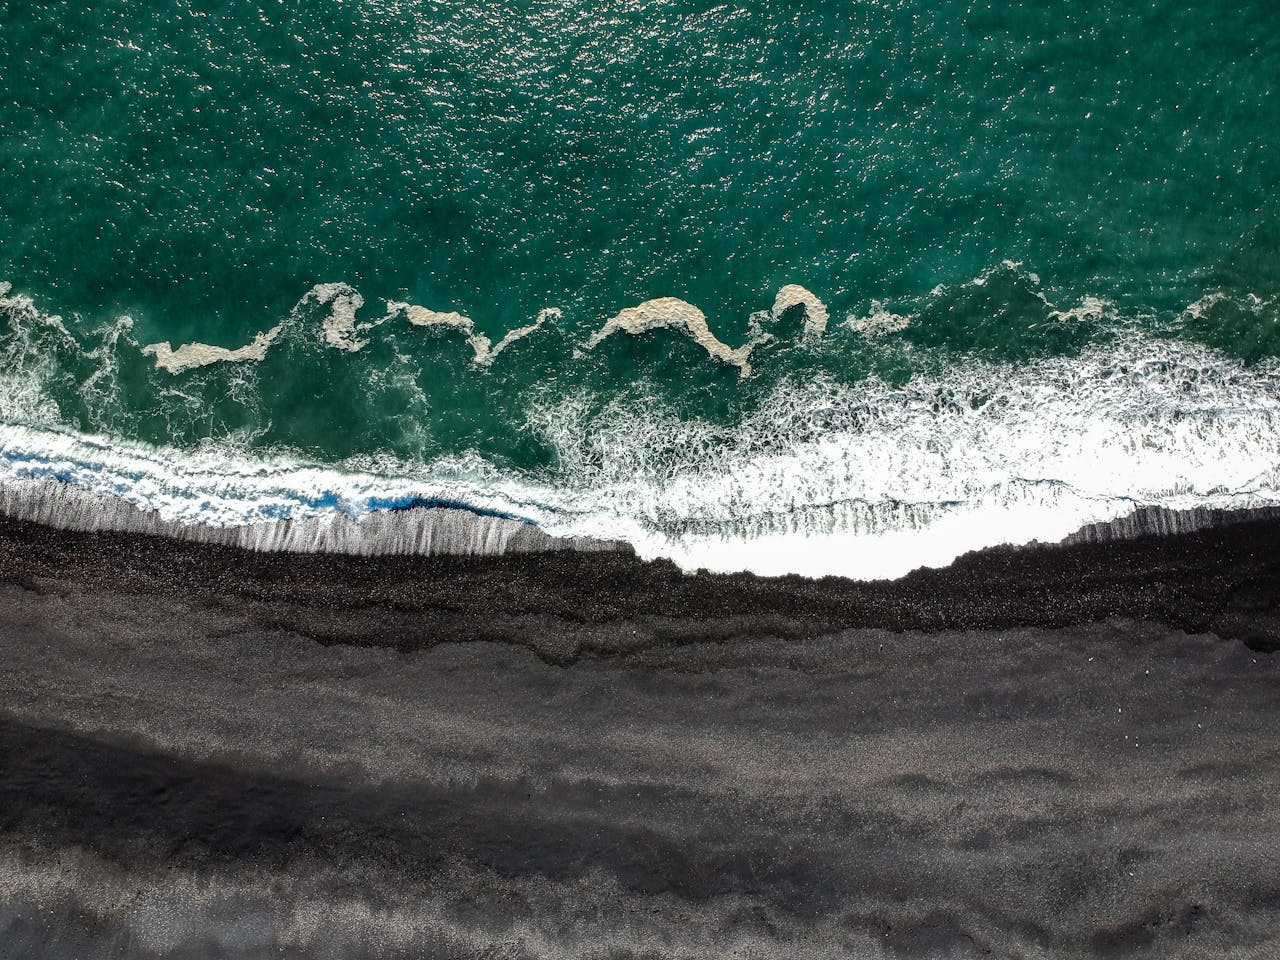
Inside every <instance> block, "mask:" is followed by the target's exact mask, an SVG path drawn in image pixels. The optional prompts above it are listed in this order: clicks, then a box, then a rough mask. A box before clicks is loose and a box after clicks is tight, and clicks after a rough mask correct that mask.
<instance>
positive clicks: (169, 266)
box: [0, 0, 1280, 466]
mask: <svg viewBox="0 0 1280 960" xmlns="http://www.w3.org/2000/svg"><path fill="white" fill-rule="evenodd" d="M1277 78H1280V7H1277V6H1276V5H1275V4H1274V3H1273V2H1271V0H1262V2H1231V3H1226V2H1213V3H1206V4H1199V5H1194V6H1192V5H1188V4H1185V3H1178V2H1174V0H1155V2H1128V0H1126V2H1105V3H1104V2H1097V3H1070V4H1068V3H1025V4H1015V3H977V2H957V0H929V2H924V0H908V2H899V3H846V4H835V3H829V2H813V0H809V2H801V3H790V4H786V5H782V6H777V5H752V6H749V7H748V6H738V5H720V6H711V5H698V4H692V3H688V2H679V3H677V2H665V3H639V2H634V3H619V2H612V0H604V2H601V0H591V2H563V0H562V2H556V3H544V2H525V3H486V2H477V0H468V2H454V0H449V2H424V0H415V2H390V0H381V2H362V3H355V2H340V0H323V2H316V3H308V4H295V3H283V2H269V0H247V2H222V3H219V2H211V0H183V2H179V3H175V4H172V5H166V4H162V5H159V6H157V5H156V4H148V3H142V2H138V0H109V2H103V3H96V4H74V3H39V4H30V3H19V2H12V0H10V2H0V280H4V281H8V282H9V283H11V284H12V285H13V294H15V295H17V294H20V295H24V296H28V297H30V298H32V300H33V301H34V307H35V309H37V310H38V311H40V312H42V313H43V314H57V315H59V316H61V318H62V319H63V321H64V323H65V326H66V327H67V329H68V330H69V331H70V333H71V334H72V335H73V337H74V338H75V340H76V343H75V344H71V343H67V342H64V341H63V340H61V339H60V335H57V334H55V333H54V332H51V330H50V329H49V328H48V327H47V326H46V325H40V324H35V325H34V326H33V325H32V324H31V323H30V322H29V320H28V321H22V320H20V319H17V314H18V313H20V312H21V311H18V310H17V309H16V308H15V307H14V306H13V302H12V301H10V309H9V310H8V312H7V314H6V322H7V323H8V325H9V327H10V329H9V331H8V334H7V339H6V341H5V343H6V344H7V351H8V353H7V360H6V363H7V366H8V370H9V373H10V374H14V375H16V373H15V372H22V373H23V375H24V376H28V374H29V376H28V381H24V382H28V385H29V381H30V379H31V378H32V377H34V378H35V379H36V380H38V381H39V385H38V391H37V392H38V393H39V395H40V398H41V399H42V400H43V401H46V405H48V404H52V406H53V407H55V408H56V411H57V416H58V417H59V418H60V419H61V420H63V421H64V422H67V423H70V424H72V425H73V426H75V427H77V428H79V429H83V430H89V431H95V432H106V433H109V434H118V435H122V436H127V437H135V438H140V439H143V440H147V441H151V442H158V443H164V442H172V443H179V444H187V443H192V442H195V441H197V440H199V439H201V438H204V437H223V436H228V435H230V436H235V437H239V438H240V439H241V440H242V441H243V442H246V443H248V444H250V445H251V446H262V447H267V446H271V447H288V448H293V449H295V450H300V451H303V452H305V453H306V454H307V455H309V456H315V457H321V458H323V459H330V458H336V457H345V456H349V455H351V454H353V453H360V452H373V451H388V452H391V453H394V454H396V455H398V456H400V457H408V458H415V459H416V458H423V457H425V458H430V457H432V456H435V455H439V454H447V453H457V452H461V451H465V450H476V451H479V452H480V453H481V454H483V455H484V456H486V457H487V458H489V459H490V460H493V461H495V462H498V463H507V464H511V465H516V466H536V465H539V464H546V463H548V462H549V460H550V459H552V458H553V455H552V454H551V453H550V452H549V451H548V449H547V448H546V446H545V444H541V443H540V442H539V441H538V439H537V438H536V437H535V436H533V435H532V434H531V433H530V431H528V430H527V429H524V426H525V425H526V421H527V411H528V410H529V408H530V406H531V404H537V403H548V402H557V401H559V400H562V399H563V398H564V397H566V396H571V395H572V396H579V397H583V396H585V397H586V398H587V400H586V401H585V402H588V403H595V404H597V405H598V404H602V403H604V402H606V401H607V400H608V399H609V398H612V397H617V396H622V395H626V394H627V392H628V391H632V390H635V389H637V388H636V384H637V383H639V384H642V385H643V389H644V391H646V395H649V396H657V397H661V398H664V399H666V400H668V401H669V402H670V403H672V404H674V406H675V407H676V408H677V409H679V410H680V411H682V412H683V413H685V414H687V415H689V416H694V415H698V416H703V417H709V418H711V419H713V420H719V421H723V422H731V421H734V420H735V418H739V417H741V416H743V415H744V411H750V410H752V409H754V405H756V404H758V403H759V402H760V400H761V398H762V397H764V396H766V395H770V394H771V391H773V390H774V389H775V386H776V384H777V382H778V381H779V380H780V379H781V378H784V377H791V378H795V379H799V380H808V379H812V378H813V377H815V376H818V375H819V374H820V373H821V374H824V375H826V376H829V377H831V378H834V379H835V380H836V381H841V382H856V381H858V380H860V379H861V378H864V377H866V376H867V375H868V374H869V373H876V374H878V375H880V376H882V377H885V378H887V379H888V380H889V381H890V382H894V383H901V382H903V381H905V380H906V379H907V378H908V377H909V376H910V375H911V374H912V373H913V372H916V371H920V370H938V369H941V370H946V369H953V368H962V367H963V366H964V365H965V364H967V363H969V362H971V361H973V359H974V358H980V357H986V358H995V359H1005V360H1010V361H1013V362H1015V363H1022V362H1026V361H1029V360H1031V359H1032V358H1035V357H1038V356H1052V355H1073V354H1074V353H1076V352H1078V351H1079V350H1081V349H1082V348H1084V347H1085V346H1086V345H1087V344H1090V343H1096V342H1100V341H1101V342H1105V341H1107V340H1108V338H1111V337H1113V336H1115V335H1116V333H1115V331H1116V330H1117V329H1127V328H1130V327H1132V326H1135V325H1137V326H1140V327H1143V328H1146V329H1152V330H1155V331H1157V332H1159V333H1160V334H1161V335H1163V336H1173V337H1185V338H1191V339H1195V340H1200V341H1203V342H1206V343H1209V344H1212V345H1213V346H1215V347H1218V348H1221V349H1223V350H1225V351H1226V352H1227V353H1228V354H1229V355H1233V356H1237V357H1241V358H1244V359H1246V360H1248V361H1250V362H1254V361H1258V360H1259V359H1261V358H1264V357H1266V356H1270V355H1273V354H1275V353H1277V352H1280V332H1277V318H1278V317H1280V308H1278V307H1277V300H1276V297H1277V294H1280V192H1278V189H1277V188H1280V144H1278V143H1277V139H1278V138H1277V134H1278V133H1280V93H1277V91H1276V88H1277V86H1280V83H1278V82H1277ZM1010 264H1017V266H1011V265H1010ZM337 282H342V283H347V284H350V285H351V286H352V287H354V288H355V289H356V290H358V291H359V292H360V294H361V295H363V297H364V298H365V301H366V304H365V306H364V308H363V310H362V311H361V312H360V314H359V318H360V319H361V320H363V321H373V320H376V319H378V318H379V317H381V316H382V315H383V314H384V313H385V304H384V301H386V300H404V301H409V302H412V303H414V304H420V305H423V306H425V307H428V308H431V309H433V310H441V311H450V310H456V311H460V312H461V313H463V314H466V315H467V316H469V317H471V318H472V319H473V320H474V322H475V324H476V326H477V328H478V329H479V330H481V331H484V332H485V333H487V334H489V335H490V336H491V337H492V338H493V339H495V340H496V339H498V337H499V336H500V335H501V334H502V333H503V332H504V331H507V330H510V329H513V328H516V327H519V326H522V325H524V324H527V323H529V322H531V320H532V319H533V317H534V316H535V315H536V314H537V312H538V311H539V310H540V309H542V308H544V307H550V306H556V307H560V308H562V309H563V315H562V317H561V319H560V320H559V321H558V322H556V323H554V324H551V325H549V326H548V327H547V328H546V329H543V330H541V331H539V332H538V333H537V334H534V335H532V336H530V337H528V338H526V339H525V340H523V341H521V342H520V343H519V344H517V345H515V346H513V347H511V348H510V350H509V351H508V352H506V353H504V354H502V355H501V356H500V357H499V358H498V359H497V360H496V361H495V362H494V363H493V364H492V366H491V367H490V368H489V369H487V370H486V369H479V368H476V367H474V366H472V365H470V364H469V363H468V360H469V358H470V356H471V353H470V351H469V349H468V348H467V346H466V344H465V343H464V342H463V341H462V339H461V338H459V337H456V336H451V335H433V334H432V333H429V332H427V331H425V330H421V329H417V328H413V327H410V326H409V325H408V324H407V323H406V322H404V320H403V318H401V319H400V320H399V321H398V322H392V321H388V322H387V323H385V324H383V325H381V326H379V327H377V328H376V329H374V330H372V331H369V332H368V333H367V334H366V339H368V340H369V345H368V346H367V347H365V348H364V349H362V350H361V351H360V352H358V353H345V352H342V351H338V350H333V349H330V348H327V347H326V346H325V345H324V343H323V340H322V338H321V337H320V335H319V332H318V331H319V325H320V323H321V320H322V319H323V318H322V317H321V316H319V315H318V313H322V311H312V313H316V314H317V315H315V316H313V315H311V314H308V312H307V311H305V310H303V311H299V312H298V314H297V315H295V318H294V321H293V322H292V324H291V325H289V326H288V329H287V330H286V331H285V333H284V335H283V337H282V339H281V341H280V342H278V343H277V344H275V345H274V346H273V347H272V349H271V350H270V351H269V352H268V355H267V358H266V359H265V360H264V361H263V362H262V363H261V364H256V365H255V364H253V363H238V364H219V365H214V366H210V367H205V368H202V369H199V370H195V371H189V372H185V373H180V374H177V375H173V374H169V373H167V372H165V371H163V370H157V369H156V368H155V365H154V363H153V361H152V359H151V358H150V357H145V356H143V355H142V354H141V353H139V351H138V349H137V347H138V345H139V344H147V343H152V342H158V341H169V342H172V343H173V345H174V346H177V345H179V344H181V343H185V342H189V341H198V342H203V343H208V344H215V345H221V346H226V347H232V348H234V347H239V346H242V345H244V344H246V343H248V342H250V341H251V340H252V339H253V337H254V336H255V335H256V334H258V333H260V332H263V331H266V330H269V329H271V328H272V327H274V326H275V325H276V324H278V323H280V322H281V321H282V320H283V319H284V318H286V317H288V316H289V315H290V312H291V310H292V308H293V307H294V305H295V304H296V303H297V302H298V301H299V300H300V299H301V298H303V297H304V295H305V294H306V293H307V291H308V290H309V289H311V288H312V286H313V285H314V284H319V283H337ZM786 283H798V284H803V285H804V286H805V287H807V288H809V289H810V290H812V291H813V292H814V293H815V294H816V295H817V296H818V297H820V298H821V299H822V300H823V301H824V302H825V303H826V304H827V305H828V306H829V308H830V310H831V317H832V322H831V326H830V328H829V330H828V333H827V335H826V337H825V338H824V340H823V341H822V343H820V344H818V345H816V346H815V345H812V344H810V345H805V346H801V345H798V344H795V343H793V342H791V341H793V340H794V339H795V334H796V332H797V331H798V322H796V321H795V318H784V320H783V322H782V323H781V324H780V325H779V327H778V329H777V330H776V331H775V332H777V333H778V334H779V338H780V339H779V342H777V343H774V344H771V345H769V346H767V347H763V348H761V349H760V350H759V351H758V352H757V354H756V356H755V358H754V366H755V375H754V376H753V377H751V378H750V379H747V380H740V379H739V377H738V376H737V372H736V371H735V370H734V369H733V368H732V367H729V366H727V365H724V364H719V363H717V362H716V361H714V360H712V359H711V358H709V357H708V356H707V355H706V354H705V353H704V352H703V351H702V350H700V349H699V348H698V347H697V346H696V345H694V344H692V343H690V342H689V341H688V340H686V339H685V338H683V337H681V336H680V335H678V334H677V333H675V332H672V331H659V332H655V333H651V334H649V335H648V336H645V337H642V338H634V339H633V338H628V337H625V336H619V337H615V338H613V339H610V340H608V341H605V343H603V344H602V345H601V346H600V347H599V348H597V349H596V350H595V351H592V352H589V353H585V354H583V353H582V352H581V351H580V350H578V348H579V347H580V345H581V343H582V342H583V341H584V340H585V339H586V337H587V336H588V335H589V334H590V333H591V332H592V331H593V330H595V329H597V328H599V327H600V326H601V325H602V324H603V323H604V322H605V320H606V319H607V318H609V317H610V316H613V315H614V314H615V313H617V312H618V311H619V310H620V309H622V308H624V307H627V306H631V305H634V304H636V303H638V302H640V301H643V300H646V299H649V298H654V297H666V296H673V297H680V298H682V299H684V300H687V301H689V302H690V303H692V304H695V305H697V306H698V307H699V308H700V309H701V310H703V311H704V312H705V313H706V315H707V317H708V321H709V323H710V325H711V328H712V330H713V331H714V332H715V333H716V334H717V335H718V336H720V337H721V338H722V339H723V340H725V341H726V342H728V343H729V344H731V345H737V344H738V343H741V342H742V341H743V339H744V338H745V337H746V336H747V329H748V318H749V316H750V314H751V313H752V312H753V311H756V310H761V309H767V308H768V307H769V305H770V304H771V303H772V298H773V295H774V293H775V291H776V290H777V289H778V288H779V287H780V286H781V285H783V284H786ZM940 285H942V286H943V287H944V289H942V290H938V291H936V290H935V288H938V287H939V286H940ZM1219 293H1220V294H1223V295H1224V296H1223V297H1221V298H1218V299H1216V300H1214V301H1211V302H1207V303H1202V309H1197V310H1194V311H1192V312H1190V313H1188V312H1186V308H1187V307H1188V306H1189V305H1191V304H1193V303H1195V302H1196V301H1200V300H1202V298H1204V297H1206V296H1209V295H1212V294H1219ZM1251 296H1252V298H1253V299H1251ZM1086 297H1094V298H1099V300H1100V301H1102V302H1103V304H1104V305H1105V309H1104V310H1102V311H1101V314H1100V315H1099V314H1096V313H1095V314H1093V315H1090V316H1085V317H1081V318H1077V319H1074V320H1065V321H1064V320H1062V319H1059V318H1057V317H1055V316H1054V310H1055V308H1056V309H1058V310H1068V309H1070V308H1072V307H1075V306H1078V305H1079V304H1080V303H1081V302H1082V300H1083V298H1086ZM874 302H880V303H881V304H882V306H883V309H886V310H889V311H892V312H896V313H900V314H902V315H903V316H906V317H908V318H909V321H910V322H909V324H908V325H907V326H906V328H905V329H902V330H900V331H897V332H894V333H891V334H888V335H886V336H883V337H877V338H868V337H866V336H864V335H862V334H860V333H858V332H857V331H855V330H850V329H848V328H846V327H845V326H844V321H846V320H847V319H849V318H851V317H852V318H858V317H865V316H867V315H868V314H869V313H871V312H872V310H873V303H874ZM122 316H128V317H130V318H132V327H125V326H122V325H121V323H120V320H119V318H120V317H122ZM17 327H22V329H21V330H16V329H15V328H17ZM31 371H35V372H34V373H32V372H31ZM11 393H12V391H11ZM15 395H16V394H15ZM30 400H31V397H30V391H28V392H26V393H22V394H21V398H20V399H14V398H13V396H11V397H10V399H9V400H7V401H6V403H7V409H6V410H5V411H4V413H5V416H6V417H7V418H9V419H22V418H23V417H26V416H29V414H30V410H29V407H30ZM24 404H26V406H23V405H24Z"/></svg>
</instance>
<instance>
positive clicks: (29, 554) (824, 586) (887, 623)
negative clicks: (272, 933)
mask: <svg viewBox="0 0 1280 960" xmlns="http://www.w3.org/2000/svg"><path fill="white" fill-rule="evenodd" d="M1274 514H1275V512H1274V511H1262V512H1259V513H1256V514H1247V513H1239V514H1226V515H1222V514H1215V513H1212V512H1208V511H1203V512H1198V513H1195V514H1186V515H1181V516H1173V517H1169V516H1162V515H1160V514H1154V515H1152V516H1148V517H1146V518H1145V519H1144V518H1138V519H1137V520H1134V521H1132V522H1130V523H1129V525H1128V527H1127V528H1126V529H1127V530H1128V531H1129V532H1138V535H1137V536H1131V535H1126V529H1121V530H1120V531H1119V532H1118V533H1116V532H1115V531H1112V530H1102V531H1100V530H1098V529H1097V528H1086V529H1085V530H1082V531H1081V532H1080V533H1079V534H1077V535H1076V536H1074V537H1072V538H1068V540H1067V541H1065V542H1064V543H1062V544H1053V545H1046V544H1038V543H1033V544H1029V545H1026V546H1021V547H1008V546H1006V547H996V548H990V549H986V550H981V551H976V552H973V553H969V554H965V555H963V556H961V557H960V558H958V559H957V560H956V561H954V562H953V563H951V564H950V565H948V566H946V567H941V568H920V569H917V570H915V571H913V572H912V573H910V574H907V575H906V576H903V577H900V578H898V579H896V580H880V581H860V580H847V579H843V578H838V577H824V578H821V579H807V578H804V577H801V576H798V575H789V576H784V577H761V576H757V575H755V574H750V573H734V574H721V573H708V572H706V571H699V572H696V573H685V572H683V571H681V570H680V569H679V568H678V567H676V565H675V564H674V563H671V562H670V561H666V560H642V559H640V558H638V557H636V556H635V555H634V554H632V553H630V552H628V551H622V550H605V551H594V550H593V551H590V552H580V551H577V550H552V551H531V552H522V553H512V554H505V555H489V556H461V555H436V556H420V555H375V556H356V555H350V554H331V553H315V552H305V553H304V552H296V553H294V552H268V551H252V550H247V549H244V548H241V547H235V546H226V545H220V544H210V543H197V542H191V541H185V540H175V539H171V538H166V537H160V536H154V535H149V534H136V533H119V532H109V531H91V532H86V531H74V530H65V529H59V528H56V527H50V526H47V525H43V524H38V523H35V522H32V521H26V520H16V519H13V518H10V517H4V516H0V578H3V579H4V580H8V581H11V582H20V583H24V584H31V585H33V588H34V589H43V588H42V587H41V586H40V584H42V583H51V584H59V583H69V584H74V585H79V586H88V587H90V588H94V589H96V588H110V589H112V590H119V591H124V592H133V593H139V594H144V595H145V594H163V595H171V596H185V597H187V598H188V599H189V600H191V601H193V602H197V601H198V602H201V603H206V604H212V605H215V606H217V607H219V608H221V609H225V610H227V611H229V612H231V613H233V614H235V615H237V616H243V617H246V618H248V619H250V620H252V621H253V622H255V623H260V624H262V625H264V626H269V627H271V628H280V629H288V630H292V631H296V632H298V633H300V634H302V635H305V636H309V637H312V638H314V639H316V640H319V641H321V642H326V643H354V644H359V645H372V646H391V647H396V648H398V649H418V648H422V647H428V646H431V645H433V644H436V643H440V642H446V641H447V640H451V639H453V640H467V639H495V640H499V641H501V642H507V643H513V644H516V645H519V646H525V647H528V648H529V649H531V650H533V651H535V652H536V653H538V655H539V656H542V657H544V658H547V659H549V660H550V661H552V662H571V661H573V660H575V659H577V658H578V657H580V656H583V655H592V654H594V655H612V654H619V653H627V652H631V651H634V650H639V649H644V648H646V647H650V646H655V645H662V644H665V643H682V642H691V641H695V640H698V639H706V638H721V639H729V638H731V637H733V636H735V635H738V634H748V633H755V634H758V633H760V632H762V631H763V632H767V633H772V634H776V635H778V636H781V637H811V636H814V635H817V634H819V633H823V632H830V631H834V630H839V629H848V628H878V629H887V630H925V631H929V630H942V629H1006V628H1014V627H1064V626H1071V625H1076V624H1081V623H1089V622H1096V621H1100V620H1105V619H1109V618H1114V617H1126V618H1132V619H1137V620H1146V621H1152V622H1159V623H1162V624H1165V625H1167V626H1170V627H1174V628H1176V629H1183V630H1191V631H1199V630H1214V631H1215V632H1218V633H1219V634H1220V635H1222V636H1224V637H1228V638H1234V639H1240V640H1242V641H1243V642H1245V643H1246V644H1247V645H1248V646H1249V647H1250V648H1252V649H1255V650H1258V651H1274V650H1277V649H1280V604H1278V603H1277V597H1278V596H1280V553H1277V551H1276V550H1275V544H1277V543H1280V517H1277V516H1275V515H1274ZM1144 524H1145V526H1144ZM1179 524H1181V525H1182V526H1183V527H1184V529H1183V530H1182V531H1181V532H1172V533H1150V532H1143V531H1145V530H1147V529H1149V528H1151V527H1152V526H1159V525H1163V526H1164V527H1165V528H1166V529H1169V528H1176V527H1177V525H1179ZM1186 527H1190V529H1185V528H1186ZM623 622H626V623H627V624H629V629H628V630H625V631H618V630H616V629H614V628H615V627H616V626H617V625H618V624H620V623H623Z"/></svg>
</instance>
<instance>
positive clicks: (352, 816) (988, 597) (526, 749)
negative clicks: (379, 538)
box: [0, 519, 1280, 958]
mask: <svg viewBox="0 0 1280 960" xmlns="http://www.w3.org/2000/svg"><path fill="white" fill-rule="evenodd" d="M1277 544H1280V521H1276V520H1274V519H1260V520H1253V521H1248V522H1241V523H1236V524H1232V525H1228V526H1220V527H1216V528H1213V529H1209V530H1203V531H1200V532H1195V533H1185V534H1178V535H1174V536H1164V537H1145V538H1139V539H1134V540H1119V541H1103V542H1082V543H1076V544H1074V545H1069V546H1061V547H1044V548H1035V549H1024V550H995V551H987V552H984V553H979V554H973V555H969V556H967V557H964V558H962V559H961V560H959V561H957V562H956V563H955V564H953V565H952V566H951V567H948V568H946V569H944V570H937V571H919V572H917V573H915V574H912V575H911V576H909V577H906V578H904V579H902V580H899V581H894V582H884V583H851V582H848V581H841V580H836V579H828V580H820V581H809V580H803V579H800V578H783V579H778V580H764V579H760V578H755V577H751V576H746V575H742V576H710V575H706V574H700V575H684V574H681V573H680V572H679V571H677V570H676V569H675V568H674V567H672V566H671V565H669V564H665V563H645V562H642V561H640V560H637V559H635V558H634V557H631V556H629V555H626V554H622V553H608V554H574V553H554V554H541V555H534V556H526V557H505V558H504V557H493V558H470V559H468V558H448V557H437V558H420V559H413V558H391V557H388V558H357V557H333V556H314V555H284V554H252V553H248V552H245V551H242V550H238V549H234V548H224V547H215V546H209V545H198V544H191V543H179V542H176V541H171V540H164V539H159V538H147V537H138V536H120V535H112V534H104V533H72V532H66V531H57V530H53V529H50V528H48V527H42V526H38V525H34V524H29V523H23V522H17V521H2V522H0V645H2V649H3V654H2V662H3V670H2V671H0V741H2V743H3V746H2V747H0V956H4V957H15V958H16V957H67V958H71V957H76V958H98V957H102V958H106V957H213V956H227V957H250V956H252V957H258V956H287V957H333V958H348V957H406V958H408V957H415V958H416V957H655V958H657V957H730V956H732V957H787V958H791V957H979V956H986V957H1045V958H1050V957H1052V958H1063V957H1128V956H1135V957H1159V958H1168V957H1188V958H1190V957H1204V958H1208V957H1214V958H1217V957H1237V958H1244V957H1268V956H1275V955H1277V954H1280V682H1278V681H1280V659H1277V656H1276V654H1275V653H1274V651H1276V650H1277V649H1278V648H1280V551H1278V550H1277V549H1276V546H1277Z"/></svg>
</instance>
